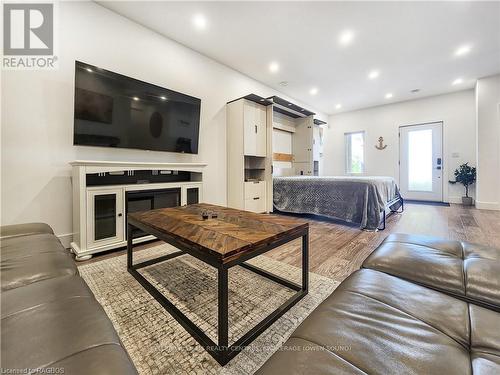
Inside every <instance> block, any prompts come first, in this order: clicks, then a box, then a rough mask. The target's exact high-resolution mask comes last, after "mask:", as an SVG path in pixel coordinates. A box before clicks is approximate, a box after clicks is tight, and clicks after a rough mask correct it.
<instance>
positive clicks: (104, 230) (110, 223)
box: [94, 194, 116, 241]
mask: <svg viewBox="0 0 500 375" xmlns="http://www.w3.org/2000/svg"><path fill="white" fill-rule="evenodd" d="M115 236H116V194H102V195H96V196H94V240H95V241H98V240H102V239H105V238H110V237H115Z"/></svg>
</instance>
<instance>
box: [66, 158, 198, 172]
mask: <svg viewBox="0 0 500 375" xmlns="http://www.w3.org/2000/svg"><path fill="white" fill-rule="evenodd" d="M69 164H70V165H71V166H73V167H80V168H82V167H84V168H85V172H86V173H99V172H108V171H109V172H111V171H119V170H147V169H171V170H179V171H187V172H202V170H203V168H205V167H206V166H207V164H206V163H158V162H135V161H102V160H74V161H72V162H70V163H69Z"/></svg>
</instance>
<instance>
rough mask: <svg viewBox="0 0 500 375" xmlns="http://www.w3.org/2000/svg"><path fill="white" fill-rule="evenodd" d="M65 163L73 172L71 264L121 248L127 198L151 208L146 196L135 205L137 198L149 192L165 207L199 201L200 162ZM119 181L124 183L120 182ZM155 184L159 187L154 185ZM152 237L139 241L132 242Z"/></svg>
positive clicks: (201, 186)
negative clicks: (72, 257)
mask: <svg viewBox="0 0 500 375" xmlns="http://www.w3.org/2000/svg"><path fill="white" fill-rule="evenodd" d="M70 164H71V166H72V169H73V178H72V184H73V232H74V233H73V242H71V250H72V252H73V253H74V254H75V256H76V260H86V259H90V258H91V257H92V254H95V253H99V252H102V251H107V250H111V249H115V248H119V247H124V246H126V245H127V235H126V212H127V207H128V203H130V201H129V200H128V199H127V197H128V196H130V197H132V196H134V195H135V196H138V197H139V198H136V200H135V201H134V204H135V205H136V208H137V207H139V208H140V207H141V204H144V203H145V202H148V201H150V202H151V204H152V205H154V203H153V198H151V197H146V198H142V201H141V198H140V197H141V193H144V194H142V195H146V196H147V195H148V192H149V193H151V194H153V192H155V194H157V196H158V201H159V202H162V203H165V202H167V204H174V205H185V204H188V203H197V202H202V196H203V191H202V190H203V169H204V167H205V166H206V164H203V163H138V162H113V161H88V160H76V161H73V162H71V163H70ZM139 174H140V176H138V175H139ZM144 176H146V177H145V178H144ZM148 176H149V178H148ZM122 180H123V181H126V182H125V183H121V181H122ZM149 180H150V181H149ZM159 180H161V181H162V182H157V181H159ZM170 180H172V181H170ZM101 181H102V182H101ZM165 181H167V182H165ZM135 193H138V194H135ZM155 202H156V200H155ZM146 209H148V208H146ZM154 238H155V237H153V236H144V237H139V238H136V239H134V241H133V242H134V243H139V242H144V241H149V240H152V239H154Z"/></svg>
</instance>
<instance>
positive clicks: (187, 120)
mask: <svg viewBox="0 0 500 375" xmlns="http://www.w3.org/2000/svg"><path fill="white" fill-rule="evenodd" d="M200 107H201V100H200V99H198V98H195V97H192V96H189V95H185V94H181V93H179V92H176V91H172V90H169V89H166V88H163V87H159V86H155V85H152V84H149V83H146V82H142V81H139V80H136V79H133V78H130V77H126V76H123V75H121V74H117V73H113V72H110V71H108V70H105V69H101V68H98V67H96V66H93V65H89V64H85V63H82V62H80V61H77V62H76V66H75V114H74V137H73V143H74V144H75V145H85V146H103V147H120V148H137V149H143V150H155V151H171V152H184V153H191V154H197V153H198V134H199V128H200Z"/></svg>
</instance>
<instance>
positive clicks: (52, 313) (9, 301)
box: [1, 276, 135, 374]
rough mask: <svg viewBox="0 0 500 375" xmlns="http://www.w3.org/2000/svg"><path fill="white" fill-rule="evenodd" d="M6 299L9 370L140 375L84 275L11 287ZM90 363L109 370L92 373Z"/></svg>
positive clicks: (4, 346)
mask: <svg viewBox="0 0 500 375" xmlns="http://www.w3.org/2000/svg"><path fill="white" fill-rule="evenodd" d="M1 300H2V320H1V344H2V347H1V357H2V366H3V367H4V368H9V369H13V368H17V369H19V368H39V367H41V368H43V367H65V366H69V368H77V367H79V364H80V365H82V366H83V365H85V366H83V367H82V368H81V371H82V373H83V372H84V371H87V373H93V374H107V373H109V374H111V373H135V370H134V369H133V366H132V365H131V364H130V361H129V360H128V357H127V354H126V352H125V351H124V349H123V348H122V346H121V342H120V340H119V338H118V336H117V334H116V332H115V330H114V328H113V325H112V324H111V322H110V321H109V319H108V318H107V316H106V314H105V312H104V310H103V309H102V307H101V306H100V305H99V304H98V303H97V301H96V300H95V298H94V297H93V295H92V292H91V291H90V289H89V288H88V287H87V285H86V284H85V282H84V281H83V279H81V278H80V277H77V276H70V277H59V278H54V279H50V280H45V281H40V282H37V283H34V284H30V285H27V286H23V287H20V288H16V289H12V290H9V291H6V292H3V293H2V296H1ZM119 352H121V353H119ZM85 360H96V361H97V362H96V363H101V364H106V366H103V369H102V370H99V371H91V372H88V369H89V367H86V366H88V365H89V364H88V363H85ZM94 365H95V364H92V365H91V367H92V366H94ZM119 369H129V370H130V371H128V372H126V371H125V372H120V371H118V370H119ZM115 370H117V372H115ZM65 373H73V372H72V371H69V372H68V371H66V372H65Z"/></svg>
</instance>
